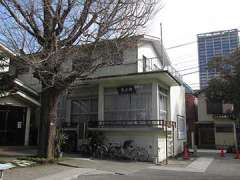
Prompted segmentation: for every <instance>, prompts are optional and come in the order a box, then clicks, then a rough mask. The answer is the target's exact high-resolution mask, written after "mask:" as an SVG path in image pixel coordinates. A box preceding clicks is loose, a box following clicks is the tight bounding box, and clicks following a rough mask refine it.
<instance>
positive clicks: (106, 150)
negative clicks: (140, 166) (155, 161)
mask: <svg viewBox="0 0 240 180" xmlns="http://www.w3.org/2000/svg"><path fill="white" fill-rule="evenodd" d="M79 150H80V153H81V154H83V155H90V156H92V157H94V158H99V159H107V158H108V159H117V160H120V159H125V160H131V161H149V160H150V159H149V158H150V157H149V153H148V151H147V150H146V149H145V148H143V147H140V146H138V145H136V144H135V143H134V141H133V140H127V141H125V142H124V143H123V144H120V143H109V144H107V145H106V144H98V143H94V144H91V143H89V144H82V145H81V146H80V149H79Z"/></svg>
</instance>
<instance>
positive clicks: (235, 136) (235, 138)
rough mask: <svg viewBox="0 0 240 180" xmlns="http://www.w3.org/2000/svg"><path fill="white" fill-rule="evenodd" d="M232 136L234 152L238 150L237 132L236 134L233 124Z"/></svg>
mask: <svg viewBox="0 0 240 180" xmlns="http://www.w3.org/2000/svg"><path fill="white" fill-rule="evenodd" d="M233 133H234V134H233V136H234V143H235V148H236V150H237V149H238V141H237V132H236V124H235V122H233Z"/></svg>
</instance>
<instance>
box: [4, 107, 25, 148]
mask: <svg viewBox="0 0 240 180" xmlns="http://www.w3.org/2000/svg"><path fill="white" fill-rule="evenodd" d="M25 117H26V109H25V108H23V107H16V106H5V105H4V106H0V146H16V145H24V137H25V136H24V135H25Z"/></svg>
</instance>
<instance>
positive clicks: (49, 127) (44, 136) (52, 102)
mask: <svg viewBox="0 0 240 180" xmlns="http://www.w3.org/2000/svg"><path fill="white" fill-rule="evenodd" d="M59 95H60V92H59V91H56V90H54V89H49V90H46V91H44V92H43V93H42V94H41V122H40V123H41V124H40V141H39V142H40V143H39V154H40V155H43V156H45V157H46V158H47V159H48V160H53V159H54V155H55V135H56V125H57V105H58V97H59Z"/></svg>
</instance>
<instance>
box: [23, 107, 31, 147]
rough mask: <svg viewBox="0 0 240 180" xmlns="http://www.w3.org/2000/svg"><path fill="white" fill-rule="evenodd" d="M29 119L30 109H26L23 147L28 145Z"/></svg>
mask: <svg viewBox="0 0 240 180" xmlns="http://www.w3.org/2000/svg"><path fill="white" fill-rule="evenodd" d="M30 119H31V108H30V107H27V115H26V126H25V138H24V146H28V145H29V132H30Z"/></svg>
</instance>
